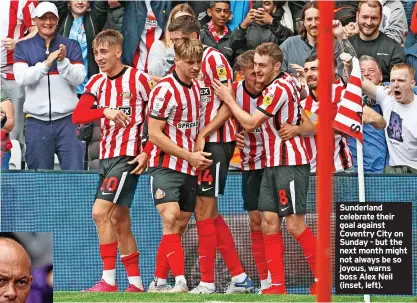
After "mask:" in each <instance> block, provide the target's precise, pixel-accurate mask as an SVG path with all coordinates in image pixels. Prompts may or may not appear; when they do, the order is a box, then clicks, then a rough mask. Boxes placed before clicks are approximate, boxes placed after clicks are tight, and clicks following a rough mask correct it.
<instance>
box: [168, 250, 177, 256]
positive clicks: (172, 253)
mask: <svg viewBox="0 0 417 303" xmlns="http://www.w3.org/2000/svg"><path fill="white" fill-rule="evenodd" d="M174 252H175V250H174V251H171V252H170V253H169V254H167V258H169V256H170V255H172V254H173V253H174Z"/></svg>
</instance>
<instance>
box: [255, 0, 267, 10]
mask: <svg viewBox="0 0 417 303" xmlns="http://www.w3.org/2000/svg"><path fill="white" fill-rule="evenodd" d="M261 7H264V1H263V0H254V1H253V2H252V8H253V9H259V8H261Z"/></svg>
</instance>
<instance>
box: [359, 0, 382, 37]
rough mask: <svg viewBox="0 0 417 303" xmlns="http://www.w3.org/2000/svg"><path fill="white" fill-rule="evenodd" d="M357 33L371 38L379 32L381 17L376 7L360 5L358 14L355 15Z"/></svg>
mask: <svg viewBox="0 0 417 303" xmlns="http://www.w3.org/2000/svg"><path fill="white" fill-rule="evenodd" d="M357 20H358V26H359V31H360V32H361V33H362V34H363V35H364V36H372V35H373V34H374V33H375V32H376V31H378V30H379V25H380V23H381V15H380V13H379V8H378V7H369V6H368V4H366V3H365V4H362V6H361V10H360V12H358V13H357Z"/></svg>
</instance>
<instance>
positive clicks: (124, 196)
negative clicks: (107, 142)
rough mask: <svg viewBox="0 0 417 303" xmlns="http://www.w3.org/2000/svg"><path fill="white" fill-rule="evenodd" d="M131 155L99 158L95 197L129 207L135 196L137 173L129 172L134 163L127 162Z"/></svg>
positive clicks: (131, 157)
mask: <svg viewBox="0 0 417 303" xmlns="http://www.w3.org/2000/svg"><path fill="white" fill-rule="evenodd" d="M134 158H135V157H133V156H119V157H114V158H109V159H102V160H100V164H99V169H98V171H99V183H98V187H97V192H96V199H102V200H106V201H110V202H113V203H117V204H120V205H127V206H128V207H130V206H131V205H132V202H133V197H134V196H135V191H136V187H137V185H138V179H139V175H132V174H130V172H131V171H132V170H133V169H135V167H136V164H128V163H127V162H129V161H131V160H133V159H134Z"/></svg>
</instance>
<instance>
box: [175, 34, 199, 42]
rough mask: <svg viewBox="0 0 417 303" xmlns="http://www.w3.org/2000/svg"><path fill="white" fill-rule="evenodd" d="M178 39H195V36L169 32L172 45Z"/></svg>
mask: <svg viewBox="0 0 417 303" xmlns="http://www.w3.org/2000/svg"><path fill="white" fill-rule="evenodd" d="M180 38H195V39H197V34H196V33H192V34H190V35H187V34H184V33H183V32H181V31H173V32H169V39H171V42H172V43H174V42H175V40H177V39H180Z"/></svg>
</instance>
